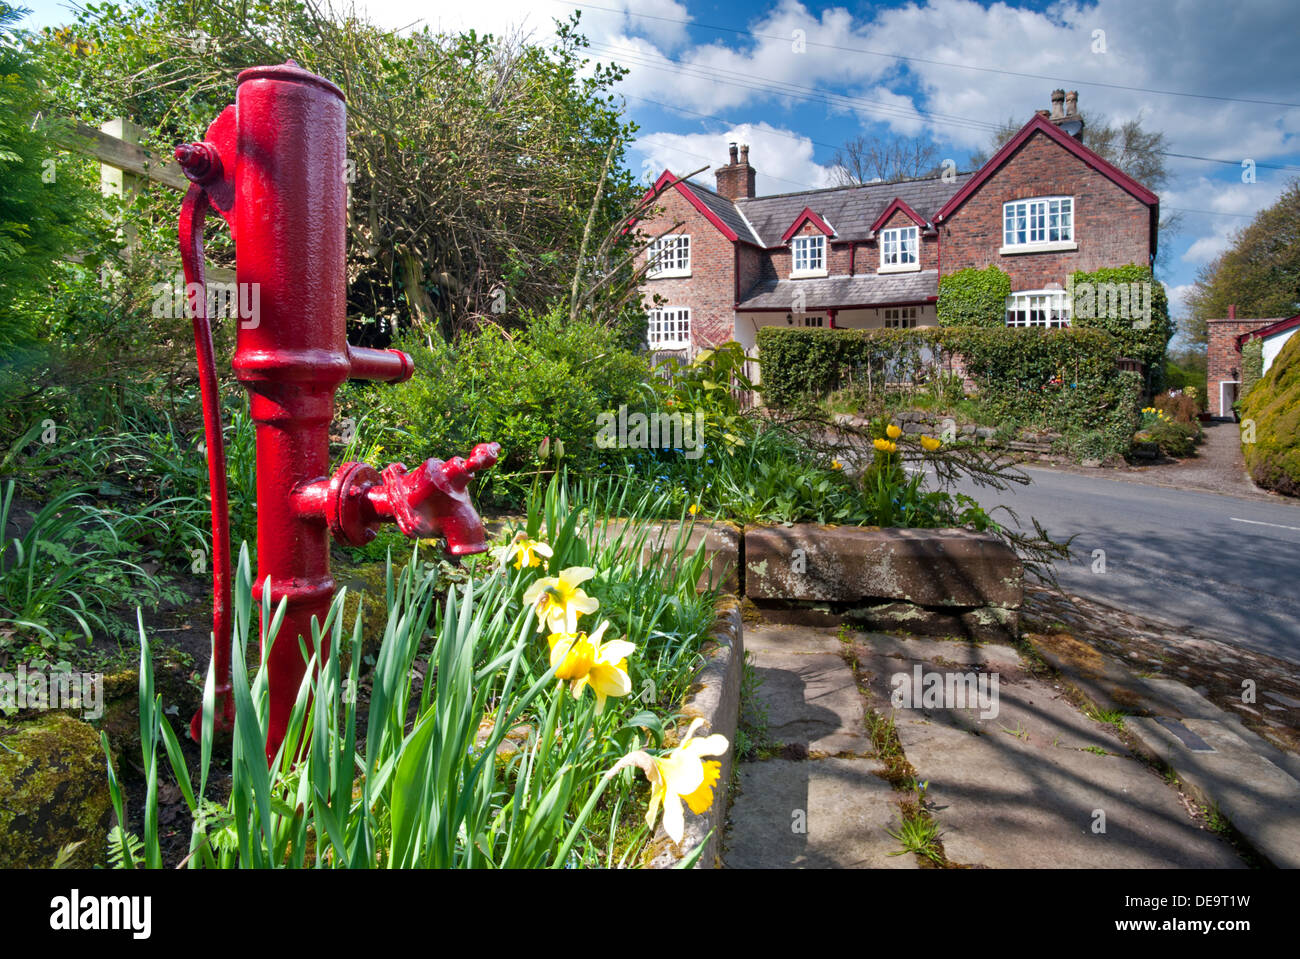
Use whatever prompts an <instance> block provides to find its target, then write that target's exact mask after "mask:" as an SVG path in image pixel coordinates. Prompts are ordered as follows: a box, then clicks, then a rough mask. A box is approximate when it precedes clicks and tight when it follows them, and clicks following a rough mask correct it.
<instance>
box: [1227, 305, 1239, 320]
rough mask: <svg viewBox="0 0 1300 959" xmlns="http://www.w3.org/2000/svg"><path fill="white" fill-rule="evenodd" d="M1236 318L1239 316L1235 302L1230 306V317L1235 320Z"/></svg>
mask: <svg viewBox="0 0 1300 959" xmlns="http://www.w3.org/2000/svg"><path fill="white" fill-rule="evenodd" d="M1236 318H1237V304H1236V303H1233V304H1231V305H1230V306H1229V307H1228V319H1230V320H1235V319H1236Z"/></svg>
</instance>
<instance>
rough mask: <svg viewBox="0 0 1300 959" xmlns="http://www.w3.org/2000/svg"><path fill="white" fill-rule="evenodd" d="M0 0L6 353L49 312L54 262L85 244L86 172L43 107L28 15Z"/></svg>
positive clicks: (2, 337)
mask: <svg viewBox="0 0 1300 959" xmlns="http://www.w3.org/2000/svg"><path fill="white" fill-rule="evenodd" d="M25 12H26V11H23V10H21V9H19V8H14V7H11V6H9V5H8V4H5V3H0V353H8V352H9V351H11V350H13V349H14V348H15V347H19V346H23V345H26V344H28V343H30V342H31V341H32V340H33V339H34V338H35V337H36V335H37V333H38V331H39V329H40V321H41V318H42V317H43V316H45V315H46V314H47V313H48V306H49V302H48V301H49V294H50V288H51V278H52V276H53V275H54V273H55V272H56V269H55V266H54V264H55V263H56V261H58V260H60V259H61V258H64V257H66V256H68V255H69V254H72V253H75V252H77V251H78V250H79V249H84V247H85V240H86V237H87V234H88V222H87V221H88V217H89V216H90V214H89V211H88V206H87V203H88V199H89V196H90V194H88V192H87V189H86V183H85V180H84V177H83V176H82V175H81V174H80V171H79V170H78V169H77V164H76V163H75V162H70V161H67V159H66V154H64V153H63V151H62V150H61V149H60V147H59V144H58V142H57V140H56V134H57V130H56V129H55V127H54V125H53V124H51V123H50V122H48V119H47V117H45V116H44V115H43V114H42V111H43V110H44V109H45V108H46V106H47V92H46V90H45V87H44V84H43V82H42V81H43V77H42V74H41V71H40V69H39V68H38V66H37V64H36V63H35V62H34V61H33V59H32V57H31V55H30V53H29V51H28V50H27V48H26V47H25V45H24V42H23V41H24V37H23V34H22V33H21V32H20V31H19V30H17V29H16V25H17V23H18V20H19V18H20V16H21V14H23V13H25Z"/></svg>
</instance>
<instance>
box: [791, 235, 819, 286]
mask: <svg viewBox="0 0 1300 959" xmlns="http://www.w3.org/2000/svg"><path fill="white" fill-rule="evenodd" d="M790 252H791V275H792V276H824V275H825V274H826V237H824V236H796V237H795V238H794V239H792V240H791V241H790Z"/></svg>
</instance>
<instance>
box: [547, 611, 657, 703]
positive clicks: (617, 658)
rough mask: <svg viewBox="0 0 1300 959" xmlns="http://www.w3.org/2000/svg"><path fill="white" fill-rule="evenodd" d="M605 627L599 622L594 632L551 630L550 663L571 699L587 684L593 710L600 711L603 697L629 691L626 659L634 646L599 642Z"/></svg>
mask: <svg viewBox="0 0 1300 959" xmlns="http://www.w3.org/2000/svg"><path fill="white" fill-rule="evenodd" d="M608 628H609V622H608V621H606V622H603V623H601V624H600V626H599V627H597V629H596V631H595V632H594V633H592V634H591V635H590V636H588V635H587V634H586V633H577V634H574V633H551V635H550V637H549V642H550V644H551V665H552V666H553V667H555V675H556V677H557V678H558V679H560V680H568V681H569V689H570V691H571V692H572V693H573V698H574V699H577V698H578V697H579V696H581V695H582V690H583V689H584V688H585V687H587V686H590V687H591V689H592V691H593V692H594V693H595V694H596V712H597V714H599V713H602V712H604V710H605V700H606V699H607V698H608V697H610V696H613V697H615V698H618V697H620V696H626V695H627V694H628V693H630V692H631V691H632V680H631V678H630V677H629V676H628V674H627V658H628V657H629V656H630V655H632V653H634V652H636V647H635V646H634V645H632V644H631V643H629V642H628V641H627V640H625V639H614V640H610V641H609V642H608V643H602V642H601V641H600V639H601V637H602V636H604V635H605V630H606V629H608Z"/></svg>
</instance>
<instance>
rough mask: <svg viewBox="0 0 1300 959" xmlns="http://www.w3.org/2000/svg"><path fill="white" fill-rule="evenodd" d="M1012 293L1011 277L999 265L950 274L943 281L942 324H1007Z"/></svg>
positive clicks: (940, 289)
mask: <svg viewBox="0 0 1300 959" xmlns="http://www.w3.org/2000/svg"><path fill="white" fill-rule="evenodd" d="M1010 295H1011V278H1010V277H1009V276H1007V275H1006V274H1005V273H1003V272H1002V271H1001V270H999V269H998V268H997V266H996V265H994V266H990V267H989V268H988V269H986V270H977V269H975V268H974V267H972V268H970V269H966V270H957V271H956V272H955V273H949V274H948V275H947V276H945V277H943V278H942V279H941V280H940V281H939V302H938V304H937V305H936V306H935V310H936V311H937V313H938V315H939V325H940V326H990V327H992V326H1005V325H1006V319H1007V297H1008V296H1010Z"/></svg>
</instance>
